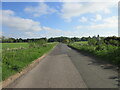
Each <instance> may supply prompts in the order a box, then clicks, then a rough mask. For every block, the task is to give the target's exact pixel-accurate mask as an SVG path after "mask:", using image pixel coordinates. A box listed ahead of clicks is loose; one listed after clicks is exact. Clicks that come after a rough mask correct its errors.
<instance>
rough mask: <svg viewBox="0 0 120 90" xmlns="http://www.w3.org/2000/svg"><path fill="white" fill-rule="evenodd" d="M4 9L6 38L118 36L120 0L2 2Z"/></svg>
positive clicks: (3, 18)
mask: <svg viewBox="0 0 120 90" xmlns="http://www.w3.org/2000/svg"><path fill="white" fill-rule="evenodd" d="M0 11H1V12H2V13H1V14H0V17H2V18H0V20H2V32H0V34H2V35H3V36H6V37H13V38H41V37H47V38H49V37H59V36H67V37H83V36H85V37H87V36H94V35H98V34H99V35H100V36H118V3H117V2H115V3H113V2H2V9H1V10H0Z"/></svg>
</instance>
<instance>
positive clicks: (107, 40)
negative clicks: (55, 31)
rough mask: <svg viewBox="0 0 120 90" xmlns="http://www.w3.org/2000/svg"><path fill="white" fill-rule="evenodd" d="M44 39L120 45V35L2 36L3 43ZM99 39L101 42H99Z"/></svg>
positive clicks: (0, 39)
mask: <svg viewBox="0 0 120 90" xmlns="http://www.w3.org/2000/svg"><path fill="white" fill-rule="evenodd" d="M40 40H42V41H44V42H62V43H71V42H78V41H88V43H89V44H91V45H92V44H93V45H95V44H99V43H105V44H111V45H116V46H119V45H120V37H116V36H112V37H100V36H99V35H97V36H93V37H90V36H89V37H82V38H79V37H72V38H70V37H63V36H61V37H51V38H46V37H43V38H32V39H22V38H6V37H5V36H2V37H1V38H0V42H2V43H20V42H37V41H40ZM98 41H99V43H98Z"/></svg>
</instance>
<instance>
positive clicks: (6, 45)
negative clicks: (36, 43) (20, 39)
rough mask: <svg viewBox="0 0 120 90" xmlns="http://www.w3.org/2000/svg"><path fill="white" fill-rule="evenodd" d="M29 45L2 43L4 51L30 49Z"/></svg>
mask: <svg viewBox="0 0 120 90" xmlns="http://www.w3.org/2000/svg"><path fill="white" fill-rule="evenodd" d="M28 46H29V44H28V43H2V49H7V48H19V47H25V48H28Z"/></svg>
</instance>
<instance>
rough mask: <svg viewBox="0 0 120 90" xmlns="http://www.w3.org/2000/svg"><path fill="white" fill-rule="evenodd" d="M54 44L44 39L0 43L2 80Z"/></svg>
mask: <svg viewBox="0 0 120 90" xmlns="http://www.w3.org/2000/svg"><path fill="white" fill-rule="evenodd" d="M55 45H57V43H56V42H53V43H48V42H47V41H46V40H44V39H39V40H36V41H29V42H27V43H2V48H3V49H2V51H1V54H2V80H5V79H7V78H8V77H9V76H11V75H13V74H15V73H17V72H20V71H21V70H22V69H24V68H25V67H27V66H28V65H29V64H30V63H32V61H34V60H35V59H37V58H39V57H41V56H42V55H43V54H45V53H47V52H49V51H50V50H51V49H52V48H53V47H54V46H55Z"/></svg>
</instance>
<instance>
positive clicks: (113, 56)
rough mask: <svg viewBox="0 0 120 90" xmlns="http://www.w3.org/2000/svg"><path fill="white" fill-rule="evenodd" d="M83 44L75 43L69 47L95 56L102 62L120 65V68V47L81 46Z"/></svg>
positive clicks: (103, 45)
mask: <svg viewBox="0 0 120 90" xmlns="http://www.w3.org/2000/svg"><path fill="white" fill-rule="evenodd" d="M80 43H83V42H75V43H71V44H69V46H71V47H73V48H75V49H77V50H79V51H81V52H85V53H88V54H89V55H93V56H95V57H97V58H99V59H100V60H104V61H107V62H109V63H112V64H115V65H119V66H120V47H118V46H113V45H105V44H101V45H95V46H92V45H88V44H87V43H86V44H83V45H82V44H80Z"/></svg>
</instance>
